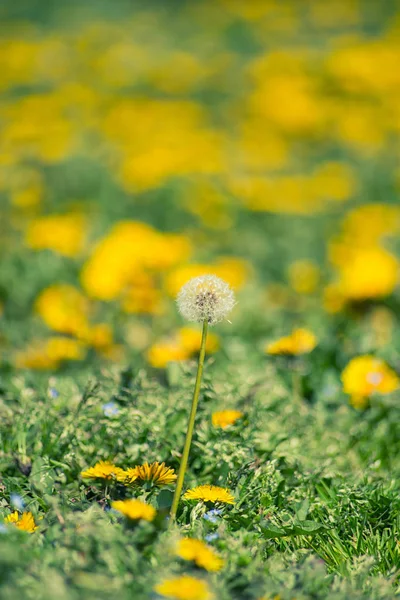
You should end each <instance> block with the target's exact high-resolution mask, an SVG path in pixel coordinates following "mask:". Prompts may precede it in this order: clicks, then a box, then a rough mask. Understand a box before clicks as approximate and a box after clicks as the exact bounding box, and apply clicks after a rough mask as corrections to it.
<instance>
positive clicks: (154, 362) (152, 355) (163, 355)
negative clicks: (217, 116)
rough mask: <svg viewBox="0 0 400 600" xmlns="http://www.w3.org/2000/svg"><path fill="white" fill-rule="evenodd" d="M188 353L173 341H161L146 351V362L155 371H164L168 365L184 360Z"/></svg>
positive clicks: (188, 355)
mask: <svg viewBox="0 0 400 600" xmlns="http://www.w3.org/2000/svg"><path fill="white" fill-rule="evenodd" d="M189 357H190V352H188V351H187V350H185V348H183V347H182V346H180V345H179V344H178V343H177V342H175V341H168V340H166V341H164V342H163V341H161V342H158V343H156V344H153V345H152V346H151V347H150V348H149V349H148V351H147V360H148V361H149V363H150V365H151V366H152V367H154V368H156V369H164V368H165V367H166V366H167V365H168V363H170V362H175V361H180V360H186V359H188V358H189Z"/></svg>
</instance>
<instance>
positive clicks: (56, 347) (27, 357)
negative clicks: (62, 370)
mask: <svg viewBox="0 0 400 600" xmlns="http://www.w3.org/2000/svg"><path fill="white" fill-rule="evenodd" d="M86 350H87V348H86V346H85V345H84V344H82V343H81V342H80V341H78V340H74V339H71V338H67V337H61V336H54V337H50V338H48V339H47V340H43V341H41V342H39V341H37V342H34V343H33V344H32V345H31V346H30V347H28V348H27V349H26V350H20V351H18V352H17V353H16V354H15V358H14V364H15V366H16V367H17V369H44V370H47V369H57V368H58V367H59V366H60V364H61V363H62V362H64V361H68V360H83V359H84V358H85V355H86Z"/></svg>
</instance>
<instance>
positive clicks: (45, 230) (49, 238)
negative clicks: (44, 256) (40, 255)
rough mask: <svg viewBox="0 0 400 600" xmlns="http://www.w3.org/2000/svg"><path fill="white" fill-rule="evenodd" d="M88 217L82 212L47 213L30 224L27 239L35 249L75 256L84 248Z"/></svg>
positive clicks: (27, 242) (29, 244)
mask: <svg viewBox="0 0 400 600" xmlns="http://www.w3.org/2000/svg"><path fill="white" fill-rule="evenodd" d="M85 237H86V219H85V218H84V217H83V216H82V215H80V214H65V215H47V216H44V217H38V218H37V219H34V220H33V221H31V222H30V223H29V225H28V228H27V231H26V236H25V241H26V244H27V245H28V246H29V247H30V248H32V249H33V250H44V249H48V250H53V252H58V253H59V254H62V255H63V256H69V257H75V256H77V255H78V254H80V252H81V251H82V249H83V246H84V243H85Z"/></svg>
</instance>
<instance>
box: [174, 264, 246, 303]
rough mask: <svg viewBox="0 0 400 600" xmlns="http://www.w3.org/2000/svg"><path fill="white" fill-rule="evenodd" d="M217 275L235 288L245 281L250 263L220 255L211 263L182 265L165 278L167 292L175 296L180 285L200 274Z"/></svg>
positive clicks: (238, 287) (241, 285)
mask: <svg viewBox="0 0 400 600" xmlns="http://www.w3.org/2000/svg"><path fill="white" fill-rule="evenodd" d="M210 273H211V274H213V275H217V277H220V278H221V279H223V280H224V281H226V282H227V283H229V285H230V286H232V287H233V288H234V289H235V290H238V289H240V288H241V287H243V285H244V284H245V283H246V281H247V280H248V278H249V275H250V265H249V264H248V263H247V262H246V261H245V260H243V259H240V258H236V257H220V258H219V259H218V261H217V262H216V263H215V264H213V265H207V264H192V265H182V266H179V267H177V268H176V269H174V270H173V271H171V272H170V273H169V274H168V275H167V276H166V279H165V287H166V290H167V292H168V294H169V295H170V296H171V297H173V298H175V297H176V295H177V294H178V292H179V290H180V289H181V288H182V286H183V285H184V284H185V283H186V282H187V281H189V279H192V278H193V277H199V276H200V275H209V274H210Z"/></svg>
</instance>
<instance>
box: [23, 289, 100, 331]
mask: <svg viewBox="0 0 400 600" xmlns="http://www.w3.org/2000/svg"><path fill="white" fill-rule="evenodd" d="M35 311H36V312H37V314H38V315H39V316H40V317H41V318H42V319H43V321H44V322H45V323H46V325H47V326H48V327H50V329H53V330H54V331H59V332H61V333H70V334H72V335H80V334H83V333H84V332H85V331H86V330H87V329H88V326H89V325H88V321H87V316H88V312H89V303H88V300H87V298H85V296H84V295H83V294H82V293H81V292H80V291H79V290H78V289H77V288H75V287H74V286H72V285H68V284H66V283H60V284H54V285H52V286H50V287H48V288H46V289H45V290H43V291H42V292H41V293H40V294H39V296H38V297H37V298H36V301H35Z"/></svg>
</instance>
